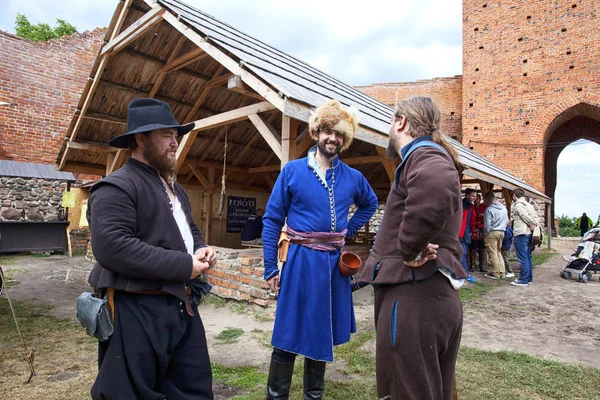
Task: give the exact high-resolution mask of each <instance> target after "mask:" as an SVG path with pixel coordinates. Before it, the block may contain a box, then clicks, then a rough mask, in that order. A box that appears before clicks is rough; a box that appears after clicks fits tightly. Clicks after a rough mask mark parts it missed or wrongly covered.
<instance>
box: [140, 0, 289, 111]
mask: <svg viewBox="0 0 600 400" xmlns="http://www.w3.org/2000/svg"><path fill="white" fill-rule="evenodd" d="M145 1H149V0H145ZM163 17H164V18H165V20H166V21H167V22H168V23H170V24H171V25H172V26H173V27H174V28H175V29H177V30H178V31H179V32H181V33H182V34H183V35H185V36H187V38H188V39H190V40H191V41H192V42H194V43H195V44H196V45H197V46H198V47H200V48H201V49H203V50H204V51H205V52H206V53H208V54H209V55H210V56H211V57H212V58H213V59H214V60H215V61H217V62H218V63H220V64H221V65H223V66H224V67H225V68H227V69H228V70H229V71H231V72H232V73H233V74H235V75H239V76H240V77H241V78H242V80H243V81H244V82H245V83H246V84H247V85H248V86H250V87H251V88H252V89H254V91H255V92H256V93H258V94H259V95H261V96H262V97H263V98H264V99H266V100H267V101H269V102H270V103H271V104H273V106H275V107H276V108H277V109H279V111H283V110H284V109H285V101H284V100H283V99H282V97H281V96H279V94H278V93H277V92H276V91H274V90H273V89H271V88H270V87H269V86H267V85H266V84H265V83H264V82H262V81H261V80H260V79H258V78H257V77H256V76H254V75H252V74H251V73H250V72H249V71H246V70H245V69H243V68H242V66H240V63H239V62H237V61H235V60H234V59H232V58H231V57H229V56H228V55H227V54H225V52H223V51H222V50H220V49H219V48H217V47H216V46H214V45H212V44H211V43H209V42H208V41H207V40H206V39H204V38H203V37H202V36H200V34H198V33H197V32H196V31H194V30H193V29H191V28H189V27H187V26H186V25H185V24H184V23H183V22H181V21H179V19H178V18H177V17H176V16H174V15H173V14H171V13H170V12H168V11H167V12H165V13H164V15H163Z"/></svg>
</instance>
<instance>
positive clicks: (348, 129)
mask: <svg viewBox="0 0 600 400" xmlns="http://www.w3.org/2000/svg"><path fill="white" fill-rule="evenodd" d="M358 114H359V113H358V110H357V109H356V108H354V107H350V108H349V109H348V110H344V109H342V105H341V104H340V102H339V101H337V100H329V101H328V102H327V103H325V104H323V105H321V106H320V107H319V108H317V109H316V110H315V111H313V113H312V115H311V117H310V120H309V121H308V126H309V132H310V135H311V136H312V137H313V139H316V137H317V133H318V132H319V131H320V130H323V129H331V130H333V131H338V132H340V133H342V134H343V135H344V145H343V146H342V151H344V150H346V149H347V148H348V147H350V144H352V139H354V133H355V132H356V130H357V129H358Z"/></svg>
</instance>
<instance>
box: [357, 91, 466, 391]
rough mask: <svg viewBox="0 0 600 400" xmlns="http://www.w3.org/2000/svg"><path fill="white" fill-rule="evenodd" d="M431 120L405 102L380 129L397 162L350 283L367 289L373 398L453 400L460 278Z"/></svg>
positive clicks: (442, 152)
mask: <svg viewBox="0 0 600 400" xmlns="http://www.w3.org/2000/svg"><path fill="white" fill-rule="evenodd" d="M440 121H441V113H440V111H439V109H438V107H437V106H436V105H435V103H434V102H433V101H432V100H431V99H430V98H429V97H412V98H409V99H407V100H404V101H402V102H401V103H400V104H399V105H398V107H397V109H396V112H395V113H394V116H393V118H392V123H391V127H390V141H389V145H388V148H387V154H388V156H391V157H394V156H396V157H398V156H399V157H400V158H402V163H401V164H400V166H399V167H398V169H397V170H396V178H395V180H394V184H393V186H392V189H391V190H390V193H389V196H388V200H387V204H386V207H385V210H386V211H385V215H384V217H383V221H382V222H381V226H380V229H379V232H378V234H377V239H376V241H375V245H374V246H373V251H372V253H371V255H370V256H369V258H368V260H367V262H366V263H365V267H364V270H363V272H362V274H361V276H360V279H359V281H360V282H369V283H372V284H373V286H374V289H375V328H376V330H377V349H376V372H377V392H378V397H379V398H380V399H403V400H413V399H414V400H416V399H419V400H427V399H432V400H433V399H436V400H450V399H452V398H453V383H454V371H455V364H456V357H457V355H458V347H459V343H460V336H461V331H462V319H463V315H462V304H461V301H460V297H459V296H458V291H457V289H458V288H459V287H460V286H461V285H462V284H463V282H464V279H466V278H467V277H468V272H467V271H466V270H465V269H464V268H463V267H462V265H461V262H460V259H461V256H462V249H461V246H460V244H459V242H458V238H459V233H460V229H461V222H462V212H463V210H462V206H461V198H460V193H461V191H460V178H459V172H458V168H459V166H460V164H459V162H458V156H457V154H456V151H455V150H454V148H453V147H452V146H451V145H450V144H448V143H447V142H446V141H445V140H444V138H443V137H442V134H441V132H440ZM433 240H435V244H433V243H431V242H432V241H433Z"/></svg>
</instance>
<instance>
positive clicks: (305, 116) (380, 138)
mask: <svg viewBox="0 0 600 400" xmlns="http://www.w3.org/2000/svg"><path fill="white" fill-rule="evenodd" d="M311 112H312V110H311V108H310V107H309V106H307V105H306V104H304V103H301V102H299V101H297V100H294V99H291V98H286V99H285V108H284V112H283V113H284V114H285V115H287V116H288V117H292V118H296V119H297V120H299V121H303V122H308V120H309V119H310V116H311ZM354 138H355V139H357V140H361V141H363V142H367V143H371V144H374V145H376V146H380V147H383V148H385V147H387V145H388V141H389V137H388V135H387V134H384V133H382V132H379V131H376V130H374V129H372V128H368V127H365V126H363V125H359V127H358V129H357V130H356V133H355V134H354Z"/></svg>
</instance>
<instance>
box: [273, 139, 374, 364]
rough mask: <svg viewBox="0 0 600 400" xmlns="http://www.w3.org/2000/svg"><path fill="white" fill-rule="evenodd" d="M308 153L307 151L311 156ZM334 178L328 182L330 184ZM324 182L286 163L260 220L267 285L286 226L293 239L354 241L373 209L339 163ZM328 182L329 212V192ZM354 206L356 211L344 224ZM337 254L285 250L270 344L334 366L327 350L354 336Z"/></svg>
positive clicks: (354, 175)
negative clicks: (331, 235) (341, 236)
mask: <svg viewBox="0 0 600 400" xmlns="http://www.w3.org/2000/svg"><path fill="white" fill-rule="evenodd" d="M312 151H314V149H313V150H311V152H312ZM333 177H334V179H332V178H333ZM325 179H326V182H323V181H322V180H321V178H320V177H319V176H318V174H317V173H316V171H315V169H314V167H313V166H312V165H311V163H309V158H308V157H307V158H302V159H299V160H294V161H291V162H289V163H288V164H286V165H285V166H284V167H283V169H282V171H281V173H280V174H279V178H278V179H277V182H275V186H274V187H273V192H272V193H271V197H270V198H269V201H268V203H267V210H266V213H265V215H264V217H263V223H264V227H263V245H264V259H265V279H269V278H271V277H273V276H275V275H277V273H278V269H277V240H278V238H279V233H280V231H281V228H282V227H283V225H284V223H285V219H286V217H287V224H288V226H290V227H291V228H293V229H294V230H296V231H299V232H331V231H332V229H331V227H332V221H333V223H334V224H335V232H341V231H343V230H344V229H347V233H346V236H348V237H350V236H353V235H354V234H355V233H356V231H357V230H358V229H360V228H361V227H362V226H363V225H364V224H365V223H366V222H367V221H368V220H369V219H370V218H371V216H372V215H373V213H374V212H375V210H376V209H377V197H376V196H375V193H374V192H373V190H372V189H371V187H370V186H369V183H368V182H367V180H366V179H365V178H364V176H363V175H362V174H361V173H360V172H359V171H357V170H355V169H353V168H350V167H348V166H347V165H346V164H344V163H343V162H341V161H339V160H338V159H337V158H336V159H335V160H334V162H333V168H331V169H328V170H327V174H326V177H325ZM333 180H335V182H334V184H333V194H334V196H333V197H334V201H333V202H334V204H335V206H334V210H335V211H334V212H332V209H331V208H330V196H329V190H328V187H331V185H332V182H333ZM352 204H355V205H356V206H357V207H358V209H357V210H356V212H355V213H354V215H353V216H352V218H351V219H350V220H348V211H349V208H350V206H351V205H352ZM339 255H340V252H339V251H337V250H336V251H329V252H327V251H318V250H312V249H309V248H307V247H305V246H300V245H295V244H292V245H290V249H289V252H288V257H287V262H286V263H285V265H284V266H283V269H282V272H281V277H280V282H281V288H280V291H279V298H278V301H277V311H276V315H275V326H274V329H273V337H272V341H271V344H272V345H273V346H275V347H277V348H280V349H282V350H286V351H289V352H291V353H296V354H301V355H304V356H306V357H309V358H312V359H314V360H320V361H333V346H336V345H339V344H342V343H345V342H347V341H349V340H350V333H354V332H356V323H355V319H354V306H353V304H352V292H351V289H350V278H347V277H344V276H342V275H341V274H340V272H339V270H338V267H337V262H338V258H339Z"/></svg>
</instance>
